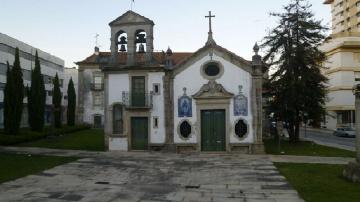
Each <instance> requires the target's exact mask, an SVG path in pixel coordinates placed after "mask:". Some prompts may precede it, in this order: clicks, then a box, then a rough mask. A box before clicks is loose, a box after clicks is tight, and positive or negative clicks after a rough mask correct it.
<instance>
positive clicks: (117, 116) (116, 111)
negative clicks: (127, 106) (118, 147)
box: [113, 104, 123, 134]
mask: <svg viewBox="0 0 360 202" xmlns="http://www.w3.org/2000/svg"><path fill="white" fill-rule="evenodd" d="M113 133H114V134H121V133H123V107H122V105H120V104H116V105H114V107H113Z"/></svg>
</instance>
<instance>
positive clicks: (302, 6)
mask: <svg viewBox="0 0 360 202" xmlns="http://www.w3.org/2000/svg"><path fill="white" fill-rule="evenodd" d="M310 8H311V5H310V4H309V3H308V2H307V1H305V0H291V1H290V3H289V4H288V5H286V6H284V8H283V9H284V12H283V13H272V14H271V16H274V17H277V18H279V23H278V25H277V26H276V27H275V28H274V29H272V30H271V31H270V33H269V34H268V36H266V37H265V38H264V42H263V44H262V47H264V48H265V50H266V55H265V57H264V60H265V61H266V62H267V63H269V65H270V66H272V67H275V72H274V73H273V74H272V75H271V78H270V79H269V82H270V83H269V84H268V87H269V88H270V89H269V90H270V92H271V95H272V98H273V99H272V101H271V103H270V105H271V109H272V111H273V112H274V114H275V117H276V118H277V119H278V120H282V121H285V122H286V123H288V124H289V127H288V130H289V136H290V142H292V143H295V142H297V141H298V140H299V127H300V123H301V121H303V119H304V117H305V115H308V116H307V117H308V118H309V119H312V120H313V121H320V119H321V116H322V115H323V114H324V113H325V109H324V104H325V97H326V90H325V84H326V82H327V78H326V77H325V76H324V75H322V74H321V69H322V68H323V67H322V63H323V62H324V61H325V59H326V57H325V54H324V53H323V52H321V51H320V50H319V49H318V47H319V46H320V45H321V43H322V42H323V40H324V39H325V36H324V32H325V31H326V30H327V28H325V27H324V26H322V25H321V21H318V20H316V19H314V14H313V13H312V12H311V10H310Z"/></svg>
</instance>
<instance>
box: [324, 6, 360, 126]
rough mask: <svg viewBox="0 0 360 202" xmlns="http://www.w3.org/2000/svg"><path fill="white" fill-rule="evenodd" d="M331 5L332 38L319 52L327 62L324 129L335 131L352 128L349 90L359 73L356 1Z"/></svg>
mask: <svg viewBox="0 0 360 202" xmlns="http://www.w3.org/2000/svg"><path fill="white" fill-rule="evenodd" d="M324 3H325V4H328V5H331V12H332V34H331V35H330V36H329V37H328V39H327V40H326V41H325V42H324V44H323V45H322V47H321V49H322V50H323V51H324V52H325V53H326V55H327V57H328V59H327V62H326V63H325V64H324V66H325V67H326V68H327V69H326V70H324V74H325V75H326V76H327V77H328V78H329V87H328V99H327V103H326V109H327V115H326V116H325V117H326V118H325V122H324V126H325V127H327V128H329V129H335V128H337V127H343V126H351V127H353V126H354V123H355V106H354V105H355V97H354V95H353V93H352V87H353V85H354V84H355V74H356V73H357V72H360V20H359V19H360V1H359V0H326V1H325V2H324Z"/></svg>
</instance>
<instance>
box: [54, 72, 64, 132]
mask: <svg viewBox="0 0 360 202" xmlns="http://www.w3.org/2000/svg"><path fill="white" fill-rule="evenodd" d="M53 85H54V88H53V98H52V104H53V111H54V126H55V128H61V99H62V95H61V91H60V83H59V77H58V74H57V73H56V76H55V79H54V81H53Z"/></svg>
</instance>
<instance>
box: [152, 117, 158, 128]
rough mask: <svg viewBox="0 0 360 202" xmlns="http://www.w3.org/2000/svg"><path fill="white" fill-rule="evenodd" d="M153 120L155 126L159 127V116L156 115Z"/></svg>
mask: <svg viewBox="0 0 360 202" xmlns="http://www.w3.org/2000/svg"><path fill="white" fill-rule="evenodd" d="M153 121H154V122H153V128H159V117H154V118H153Z"/></svg>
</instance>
